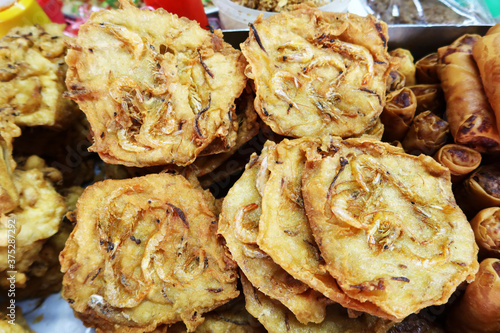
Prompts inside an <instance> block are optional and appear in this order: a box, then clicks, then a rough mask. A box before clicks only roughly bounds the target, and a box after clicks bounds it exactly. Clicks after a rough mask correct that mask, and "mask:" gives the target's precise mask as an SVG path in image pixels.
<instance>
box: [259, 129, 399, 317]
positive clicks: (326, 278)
mask: <svg viewBox="0 0 500 333" xmlns="http://www.w3.org/2000/svg"><path fill="white" fill-rule="evenodd" d="M320 145H321V142H320V141H319V140H313V139H308V138H302V139H295V140H287V139H285V140H283V141H281V142H280V143H279V144H277V145H275V146H273V147H270V148H269V150H268V153H267V163H266V165H267V170H268V172H269V179H268V180H267V182H266V186H265V189H264V191H263V195H262V204H261V207H262V214H261V216H260V220H259V234H258V238H257V244H258V245H259V247H260V248H261V249H262V250H263V251H264V252H265V253H267V254H268V255H269V256H270V257H271V258H272V259H273V261H274V262H276V263H277V264H278V265H280V266H281V267H282V268H283V269H284V270H285V271H287V272H288V273H289V274H290V275H292V276H293V277H294V278H296V279H298V280H300V281H302V282H304V283H305V284H307V285H309V286H310V287H311V288H313V289H315V290H317V291H319V292H321V293H322V294H323V295H325V296H326V297H328V298H329V299H330V300H332V301H334V302H336V303H339V304H341V305H342V306H344V307H347V308H349V309H353V310H357V311H364V312H369V313H372V314H375V315H378V316H380V317H386V318H391V316H390V315H388V314H386V313H384V312H383V311H381V310H380V309H379V308H378V307H377V306H375V305H374V304H372V303H370V302H364V303H361V302H359V301H357V300H355V299H352V298H351V297H349V296H347V295H346V294H345V293H344V292H343V291H342V290H341V289H340V288H339V286H338V284H337V281H335V279H334V278H333V277H332V276H331V275H330V273H329V272H328V271H327V269H326V264H325V261H324V260H323V258H322V256H321V253H320V250H319V248H318V246H317V244H316V242H315V240H314V237H313V234H312V231H311V228H310V227H309V221H308V218H307V215H306V211H305V209H304V201H303V198H302V194H301V188H302V171H303V169H304V165H305V162H306V152H307V151H308V150H310V149H313V150H315V149H318V148H319V147H320Z"/></svg>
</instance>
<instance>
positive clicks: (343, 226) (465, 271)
mask: <svg viewBox="0 0 500 333" xmlns="http://www.w3.org/2000/svg"><path fill="white" fill-rule="evenodd" d="M219 223H220V224H219V232H220V233H221V234H222V235H223V236H224V238H225V239H226V245H227V247H228V249H229V251H230V252H231V254H232V256H233V258H234V260H235V261H236V262H237V263H238V265H239V266H240V268H241V270H242V271H243V273H244V274H245V275H246V277H247V278H248V281H249V282H250V283H251V284H252V285H253V286H254V287H255V288H257V289H258V290H260V291H261V292H263V293H264V294H266V295H267V296H269V297H271V298H273V299H275V300H278V301H280V302H281V303H282V304H283V305H284V306H285V307H287V308H289V309H290V311H291V312H292V313H294V314H295V316H296V317H297V319H298V320H299V321H300V322H302V323H307V322H308V321H313V322H316V323H319V322H321V321H322V320H323V317H324V315H325V313H324V312H321V315H322V317H320V318H319V319H320V320H319V321H318V320H317V319H318V318H314V317H312V316H311V317H306V316H304V313H303V312H299V311H297V310H296V308H295V307H294V306H295V303H291V300H292V299H293V298H292V296H293V297H294V298H296V299H303V298H305V297H306V296H310V295H311V293H313V292H316V293H318V292H319V293H320V294H323V295H324V296H326V297H327V298H328V299H329V300H330V301H333V302H336V303H339V304H340V305H342V306H344V307H346V308H348V309H351V310H358V311H363V312H366V313H369V314H373V315H376V316H378V317H383V318H387V319H391V320H396V321H400V320H402V319H404V318H405V317H406V316H408V315H410V314H412V313H414V312H418V311H419V310H421V309H422V308H424V307H427V306H430V305H435V304H443V303H446V302H447V300H448V298H449V297H450V296H451V294H452V293H453V291H454V290H455V289H456V287H457V286H458V285H459V284H460V283H462V282H463V281H465V280H470V279H472V278H473V276H474V274H475V272H476V271H477V268H478V263H477V258H476V256H477V245H476V244H475V241H474V235H473V233H472V229H471V227H470V225H469V223H468V222H467V219H466V217H465V216H464V214H463V213H462V212H461V210H460V209H459V208H458V206H457V205H456V203H455V200H454V197H453V194H452V192H451V182H450V175H449V171H448V170H447V169H445V168H443V167H442V166H441V165H440V164H438V163H437V162H435V161H434V160H433V159H431V158H429V157H424V156H420V157H415V156H413V155H407V154H405V153H404V152H403V151H402V150H401V149H400V148H395V147H393V146H391V145H389V144H386V143H382V142H380V141H377V140H372V139H369V138H356V139H346V140H342V139H341V138H339V137H325V138H323V139H322V140H320V139H308V138H303V139H295V140H286V139H285V140H283V141H282V142H281V143H279V144H274V143H267V144H266V147H265V149H264V151H263V153H262V154H261V156H259V157H258V156H254V157H253V159H252V160H251V161H250V163H249V164H248V165H247V168H246V170H245V172H244V174H243V175H242V177H241V178H240V179H239V180H238V181H237V182H236V183H235V185H234V186H233V187H232V188H231V190H230V191H229V193H228V195H227V196H226V198H225V199H224V203H223V206H222V212H221V218H220V222H219ZM280 270H283V271H284V272H283V273H281V274H280V275H277V274H276V273H274V277H272V275H273V272H279V271H280ZM288 274H289V275H288ZM276 276H279V277H283V278H282V279H281V280H277V279H276ZM299 281H300V282H299ZM287 283H288V284H289V285H290V286H291V287H290V288H284V287H285V286H286V285H287ZM301 283H302V285H301ZM299 286H301V288H299ZM292 287H293V288H292ZM282 290H285V291H287V292H288V293H290V294H291V295H285V294H284V291H282ZM247 297H248V296H247ZM308 300H309V302H310V303H311V305H309V306H308V307H307V309H312V305H313V304H314V305H316V306H317V307H318V308H321V306H323V309H324V306H325V305H326V304H327V303H328V300H326V299H322V298H318V297H317V296H316V297H315V298H314V299H310V298H308ZM314 313H315V314H319V313H320V312H318V311H317V310H316V311H315V312H314ZM263 325H264V326H265V325H266V324H265V323H264V322H263Z"/></svg>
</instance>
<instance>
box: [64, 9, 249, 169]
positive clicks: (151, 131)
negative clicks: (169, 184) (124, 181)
mask: <svg viewBox="0 0 500 333" xmlns="http://www.w3.org/2000/svg"><path fill="white" fill-rule="evenodd" d="M122 2H123V3H122V6H123V8H122V9H118V10H104V11H99V12H96V13H93V14H92V15H91V17H90V19H89V20H88V21H87V22H86V23H85V24H83V25H82V26H81V28H80V31H79V34H78V38H77V40H76V41H75V42H74V43H73V44H72V45H71V49H70V50H69V51H68V55H67V57H66V62H67V63H68V66H69V69H68V75H67V79H66V84H67V86H68V89H69V93H68V97H69V98H72V99H74V100H75V101H76V102H77V103H78V104H79V106H80V108H81V109H82V110H83V111H84V112H85V114H86V115H87V118H88V120H89V122H90V125H91V128H92V131H93V138H94V144H93V146H92V147H91V150H92V151H95V152H97V153H99V155H100V157H101V158H102V159H103V160H104V161H105V162H107V163H113V164H123V165H127V166H139V167H142V166H153V165H164V164H177V165H187V164H190V163H192V162H193V161H194V159H195V158H196V156H198V155H199V154H215V153H219V152H223V151H227V150H228V149H230V148H231V147H232V146H233V145H234V144H235V140H236V132H237V130H238V124H237V122H236V117H235V114H234V112H235V110H234V100H235V98H237V97H238V96H239V95H240V94H241V92H242V90H243V88H244V87H245V85H246V79H245V76H244V74H243V70H244V67H245V65H246V62H245V60H244V58H243V56H242V55H241V52H240V51H237V50H235V49H234V48H232V47H231V46H230V45H229V44H227V43H225V42H223V40H222V33H221V31H220V30H216V31H215V32H214V33H210V32H208V31H206V30H204V29H202V28H201V27H200V26H199V25H198V24H197V23H196V22H194V21H189V20H187V19H185V18H179V17H177V16H176V15H172V14H170V13H167V12H165V11H164V10H162V9H159V10H156V11H150V10H147V9H145V10H140V9H137V8H136V7H135V6H133V5H131V4H130V3H127V2H126V1H122Z"/></svg>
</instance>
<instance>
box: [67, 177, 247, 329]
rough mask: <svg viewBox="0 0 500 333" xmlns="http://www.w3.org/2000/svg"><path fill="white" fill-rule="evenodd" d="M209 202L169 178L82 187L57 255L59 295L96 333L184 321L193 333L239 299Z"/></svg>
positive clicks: (185, 184) (185, 183)
mask: <svg viewBox="0 0 500 333" xmlns="http://www.w3.org/2000/svg"><path fill="white" fill-rule="evenodd" d="M208 198H209V196H208V194H207V193H205V192H203V191H202V190H200V189H199V188H198V187H197V186H196V185H193V184H191V183H190V182H189V181H188V180H187V179H186V178H184V177H183V176H181V175H171V174H168V173H161V174H151V175H147V176H144V177H137V178H132V179H124V180H105V181H103V182H98V183H95V184H93V185H91V186H89V187H87V188H86V189H85V191H84V193H83V194H82V196H81V197H80V199H79V200H78V204H77V214H76V220H77V222H76V227H75V229H74V230H73V232H72V233H71V235H70V238H69V239H68V241H67V242H66V247H65V249H64V250H63V251H62V253H61V255H60V261H61V266H62V271H63V272H64V273H65V275H64V279H63V290H62V295H63V297H64V298H65V299H66V300H67V301H68V302H69V303H70V305H71V306H72V308H73V309H74V311H75V314H76V316H77V317H79V318H80V319H81V320H82V321H83V322H84V324H85V325H87V326H94V327H96V328H97V331H98V332H150V331H153V330H155V329H156V328H157V327H159V326H161V325H169V324H173V323H176V322H178V321H181V320H182V321H183V322H184V323H185V324H186V326H187V328H188V331H190V332H192V331H194V330H195V329H196V327H197V326H199V325H200V324H201V323H202V322H203V317H202V314H203V313H205V312H208V311H210V310H212V309H214V308H216V307H217V306H220V305H222V304H224V303H226V302H227V301H229V300H231V299H233V298H235V297H236V296H238V291H237V290H236V270H235V268H236V266H235V264H234V262H233V261H231V260H230V259H229V258H228V257H227V256H226V255H225V250H224V248H223V246H222V244H221V242H220V239H219V238H218V237H217V234H216V232H217V217H216V216H215V214H214V213H213V212H212V211H211V210H210V206H211V205H213V204H214V203H213V202H212V203H209V202H208V200H207V199H208ZM211 200H212V201H214V199H213V197H211Z"/></svg>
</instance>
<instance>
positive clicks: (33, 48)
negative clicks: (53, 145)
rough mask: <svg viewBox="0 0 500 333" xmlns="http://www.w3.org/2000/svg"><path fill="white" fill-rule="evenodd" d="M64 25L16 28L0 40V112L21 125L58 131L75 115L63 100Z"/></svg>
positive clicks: (65, 38)
mask: <svg viewBox="0 0 500 333" xmlns="http://www.w3.org/2000/svg"><path fill="white" fill-rule="evenodd" d="M64 27H65V25H64V24H55V23H49V24H45V25H41V26H40V25H36V26H23V27H17V28H14V29H12V30H10V31H9V33H8V34H7V35H6V36H4V37H3V38H2V39H1V40H0V109H4V110H9V112H12V113H14V114H15V115H16V117H15V122H16V124H18V125H22V126H39V125H44V126H50V127H57V128H59V129H62V128H63V127H64V126H65V125H67V124H68V123H69V121H70V120H71V119H72V117H73V115H74V114H75V113H76V111H77V109H76V105H75V103H73V102H72V101H70V100H68V99H66V98H64V97H63V93H64V91H65V90H66V86H65V84H64V80H65V77H66V69H67V66H66V64H65V63H64V57H65V55H66V49H67V48H66V44H65V41H66V40H67V37H65V36H64V35H63V30H64Z"/></svg>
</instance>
